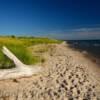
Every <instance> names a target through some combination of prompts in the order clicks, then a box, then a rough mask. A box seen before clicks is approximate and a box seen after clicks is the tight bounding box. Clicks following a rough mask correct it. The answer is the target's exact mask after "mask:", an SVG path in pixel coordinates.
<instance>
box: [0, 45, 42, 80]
mask: <svg viewBox="0 0 100 100" xmlns="http://www.w3.org/2000/svg"><path fill="white" fill-rule="evenodd" d="M2 52H3V53H4V54H5V55H6V56H7V57H8V58H10V59H11V60H12V61H13V62H14V64H15V68H11V69H0V80H2V79H10V78H20V77H27V76H31V75H33V74H37V73H38V72H40V71H41V67H40V66H31V65H26V64H23V63H22V62H21V61H20V60H19V59H18V58H17V57H16V56H15V55H14V54H13V53H12V52H11V51H10V50H9V49H7V47H5V46H3V48H2Z"/></svg>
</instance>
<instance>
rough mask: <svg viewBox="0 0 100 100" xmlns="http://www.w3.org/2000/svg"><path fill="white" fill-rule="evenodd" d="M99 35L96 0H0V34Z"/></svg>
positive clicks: (99, 8) (99, 4) (99, 5)
mask: <svg viewBox="0 0 100 100" xmlns="http://www.w3.org/2000/svg"><path fill="white" fill-rule="evenodd" d="M11 34H13V35H33V36H48V37H53V38H59V39H100V0H0V35H11Z"/></svg>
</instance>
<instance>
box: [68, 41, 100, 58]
mask: <svg viewBox="0 0 100 100" xmlns="http://www.w3.org/2000/svg"><path fill="white" fill-rule="evenodd" d="M67 42H68V43H69V44H70V46H71V47H73V48H75V49H77V50H79V51H86V52H87V53H88V54H91V55H92V56H94V57H96V58H99V59H100V40H68V41H67Z"/></svg>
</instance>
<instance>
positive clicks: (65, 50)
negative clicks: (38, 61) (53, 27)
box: [0, 43, 100, 100]
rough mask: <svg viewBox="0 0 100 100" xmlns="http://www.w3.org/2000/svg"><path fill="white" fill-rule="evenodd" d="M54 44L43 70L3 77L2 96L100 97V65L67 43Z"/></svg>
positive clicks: (29, 99)
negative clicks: (12, 77)
mask: <svg viewBox="0 0 100 100" xmlns="http://www.w3.org/2000/svg"><path fill="white" fill-rule="evenodd" d="M52 48H53V49H52V51H51V52H50V54H49V55H48V54H47V55H48V60H47V61H46V62H45V63H44V64H42V66H43V68H44V70H43V72H41V73H40V74H38V75H33V76H31V77H27V78H20V79H13V80H12V79H11V80H2V81H0V100H100V66H97V65H96V64H95V63H94V62H92V61H91V60H89V59H88V58H86V57H85V56H84V55H83V54H82V53H80V52H78V51H75V50H73V49H71V48H70V47H69V46H68V45H66V44H65V43H63V44H55V45H52Z"/></svg>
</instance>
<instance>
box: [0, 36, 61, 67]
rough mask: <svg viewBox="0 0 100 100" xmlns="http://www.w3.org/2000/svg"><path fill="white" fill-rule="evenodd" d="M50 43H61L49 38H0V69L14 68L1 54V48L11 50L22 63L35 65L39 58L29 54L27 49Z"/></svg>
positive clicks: (29, 51)
mask: <svg viewBox="0 0 100 100" xmlns="http://www.w3.org/2000/svg"><path fill="white" fill-rule="evenodd" d="M52 43H61V41H59V40H55V39H49V38H34V37H15V36H8V37H7V36H1V37H0V68H11V67H13V66H14V64H13V62H12V61H11V60H10V59H8V58H7V57H6V56H5V55H4V54H3V53H2V47H3V46H6V47H7V48H8V49H9V50H11V51H12V52H13V53H14V54H15V55H16V56H17V57H18V58H19V59H20V60H21V61H22V62H23V63H25V64H35V63H37V62H40V58H39V57H38V56H33V55H32V52H31V51H32V50H29V49H28V48H29V47H30V46H34V45H37V44H52Z"/></svg>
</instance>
